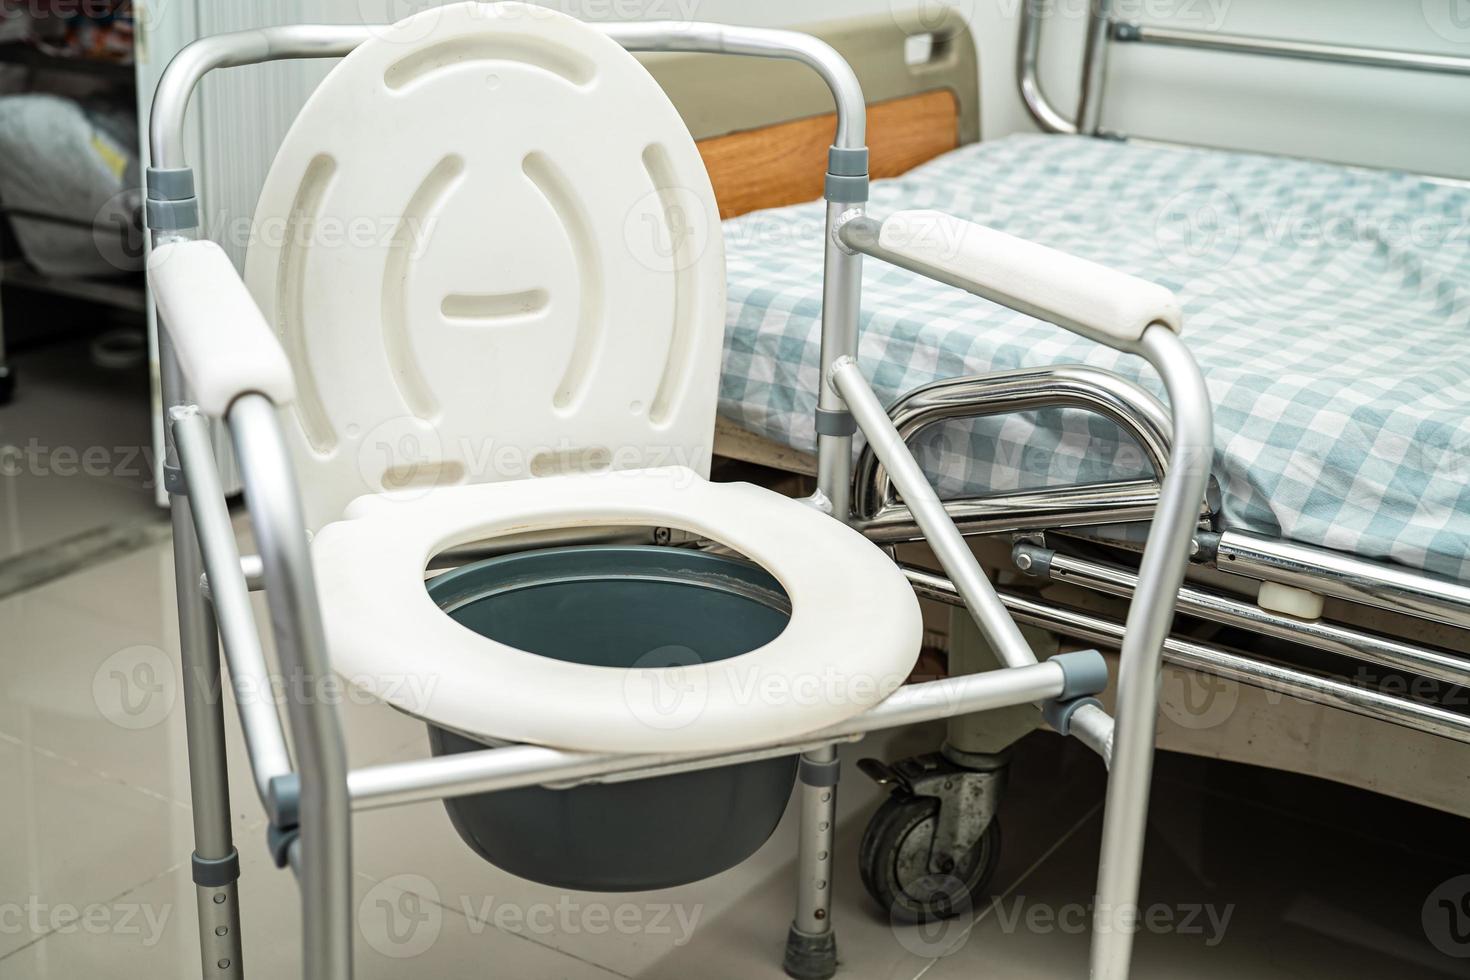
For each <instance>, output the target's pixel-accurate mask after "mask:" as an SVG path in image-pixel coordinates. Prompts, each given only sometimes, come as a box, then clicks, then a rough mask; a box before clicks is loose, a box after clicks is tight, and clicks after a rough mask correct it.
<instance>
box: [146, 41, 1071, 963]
mask: <svg viewBox="0 0 1470 980" xmlns="http://www.w3.org/2000/svg"><path fill="white" fill-rule="evenodd" d="M608 33H609V34H610V35H611V36H612V37H614V39H616V40H618V41H620V42H621V43H623V44H624V45H625V46H626V47H628V48H630V49H635V50H653V51H658V50H683V51H710V52H716V53H731V54H742V55H754V56H764V57H780V58H788V59H793V60H796V61H799V62H801V63H804V64H806V65H808V66H809V67H812V68H814V69H815V70H817V71H818V73H819V74H821V76H822V77H823V79H824V80H825V81H826V82H827V84H828V85H829V87H830V88H831V90H832V94H833V97H834V101H835V102H836V104H837V114H838V124H837V130H836V136H835V139H834V151H835V150H847V151H861V153H862V154H864V155H865V153H866V151H865V149H864V121H865V118H866V117H865V113H866V106H865V103H864V101H863V97H862V91H861V88H860V86H859V85H858V82H857V79H856V76H855V75H853V74H852V71H851V68H850V67H849V66H848V65H847V64H846V62H845V61H843V60H842V58H841V57H840V56H839V55H837V53H836V52H835V51H833V50H832V49H831V48H830V47H828V46H827V45H826V44H825V43H823V42H821V41H818V40H816V39H814V38H811V37H809V36H806V35H801V34H794V33H788V32H783V31H765V30H753V29H745V28H728V27H724V26H721V25H701V24H683V23H681V24H640V25H615V26H613V27H611V28H609V29H608ZM370 34H371V29H369V28H350V27H349V28H344V27H305V26H302V27H281V28H266V29H262V30H256V31H247V32H241V33H238V34H230V35H220V36H216V37H212V38H207V39H203V40H201V41H198V42H195V43H194V44H192V45H190V46H189V47H187V48H185V49H184V51H182V52H181V53H180V54H179V55H178V56H177V57H176V59H175V60H174V62H173V63H172V64H171V65H170V66H169V68H168V69H167V70H166V71H165V73H164V76H163V78H162V79H161V81H160V84H159V87H158V90H157V93H156V95H155V100H154V107H153V115H152V118H151V120H150V141H151V146H150V149H151V151H152V160H153V162H154V167H155V169H187V163H186V161H185V159H184V156H183V141H182V133H183V120H184V114H185V111H186V109H187V107H188V104H189V101H190V99H191V97H192V95H193V93H194V91H195V90H196V88H197V86H198V83H199V82H200V80H201V79H202V78H203V77H204V76H205V75H206V74H208V73H209V72H210V71H213V70H215V69H217V68H224V67H232V66H239V65H248V64H256V63H260V62H263V61H270V60H276V59H283V58H327V57H337V56H342V55H345V54H347V53H348V52H350V51H351V50H352V49H353V48H355V47H356V46H357V45H358V44H359V43H361V42H362V41H363V40H365V39H367V38H368V37H369V36H370ZM834 159H837V156H836V154H835V153H834ZM842 159H844V160H846V161H847V165H848V166H850V165H851V161H852V159H853V157H852V155H851V154H849V155H848V156H846V157H843V158H842ZM843 176H855V175H854V174H852V173H851V171H844V173H843ZM862 179H863V180H864V182H865V180H866V177H865V174H864V175H863V178H862ZM861 210H862V202H861V201H859V200H845V201H841V202H839V201H833V202H832V203H831V204H830V205H829V209H828V218H829V224H830V225H831V230H832V231H833V232H834V233H835V230H836V227H837V226H838V224H839V223H840V221H841V220H843V219H844V218H846V217H851V216H852V215H853V214H854V213H858V214H860V213H861ZM197 233H198V229H197V228H193V229H174V230H172V231H169V232H167V233H159V234H157V235H156V236H155V244H161V243H163V242H166V241H177V240H188V239H190V238H192V237H194V236H195V235H197ZM860 261H861V260H860V257H859V256H857V255H856V254H855V253H853V252H851V251H849V250H846V249H844V248H841V247H840V246H839V245H838V244H837V242H836V237H835V234H831V235H829V236H828V242H827V251H826V263H827V288H826V293H825V300H826V302H825V306H824V311H823V344H822V360H823V364H824V365H830V364H835V363H838V362H841V361H843V360H844V358H846V357H848V356H849V355H850V354H852V353H853V352H854V350H855V347H856V336H857V313H858V303H859V289H860V269H861V265H860ZM161 357H162V362H163V371H164V375H165V378H166V379H168V383H166V385H165V388H166V392H167V395H166V407H167V409H168V411H169V418H170V420H171V423H172V425H171V439H170V441H171V443H172V439H173V438H174V437H175V436H177V437H178V438H179V440H180V446H181V448H182V452H183V455H184V456H185V457H186V459H185V461H184V463H183V466H184V469H185V470H186V471H187V473H188V492H189V493H192V494H194V495H196V496H197V497H198V498H199V500H200V502H201V504H203V506H202V508H201V510H200V512H199V514H198V515H197V516H196V517H195V518H194V519H193V520H191V510H190V507H189V503H188V501H187V499H186V498H185V496H184V495H183V492H182V486H180V488H179V492H178V495H176V496H175V497H174V504H175V508H174V521H175V548H176V552H177V557H178V561H177V568H178V579H179V592H180V609H181V612H180V616H181V624H182V625H183V627H184V630H183V631H184V634H185V648H186V651H187V652H186V664H190V665H192V666H193V667H194V668H195V669H196V672H197V673H198V674H199V675H200V677H201V680H202V682H203V685H202V686H203V687H206V688H207V687H209V686H210V676H211V675H210V669H209V665H210V663H211V662H212V664H213V675H212V676H213V678H214V685H213V686H215V687H217V686H218V665H219V657H218V651H217V649H216V648H215V646H214V639H215V634H214V619H213V616H214V614H215V612H216V611H218V612H219V613H220V614H221V615H222V616H223V622H222V625H223V626H224V629H225V640H226V643H227V644H228V645H229V648H230V650H229V657H230V663H231V667H232V676H233V677H234V680H235V683H236V685H237V687H239V686H242V685H244V684H246V683H259V682H261V681H264V680H266V679H267V678H268V676H269V675H268V668H266V666H265V664H264V659H263V655H262V654H261V653H260V643H259V637H258V634H256V633H255V632H254V624H253V622H247V618H248V617H247V612H248V602H247V601H246V600H247V596H246V592H247V590H248V589H250V588H251V587H252V585H255V584H263V585H264V586H265V591H266V593H267V598H268V600H269V604H270V613H271V615H270V619H271V622H272V627H273V630H274V635H275V639H276V647H277V649H278V652H279V657H280V661H281V667H282V669H283V672H284V673H285V674H286V678H287V681H288V684H289V685H290V688H291V695H290V696H289V697H288V699H287V711H288V716H289V720H290V728H291V735H292V741H293V743H294V745H295V747H296V750H297V762H298V764H299V772H298V773H296V774H294V775H295V777H296V779H297V781H298V783H297V784H298V785H299V792H300V805H299V828H297V829H298V835H297V836H296V837H295V839H294V840H291V841H290V842H289V843H288V844H287V845H286V846H285V849H284V853H285V854H286V855H287V857H288V860H289V863H290V865H291V866H292V868H293V869H295V870H296V871H297V875H298V878H299V879H300V882H301V887H302V892H303V904H304V906H305V915H304V930H303V932H304V936H303V958H304V964H305V975H307V976H310V977H312V978H314V980H317V978H321V980H346V978H349V977H350V976H351V975H352V943H351V906H350V902H351V820H350V816H351V809H352V806H353V805H354V803H356V804H358V805H389V804H390V803H396V802H406V801H408V800H410V799H426V798H442V797H444V796H446V795H452V794H455V793H457V792H482V791H488V790H490V789H495V788H508V787H510V786H513V785H533V784H545V783H547V782H548V781H549V780H550V779H551V778H554V777H556V776H558V775H559V776H561V777H562V778H563V779H565V778H568V777H574V776H580V777H582V778H590V777H595V776H598V775H607V774H610V773H620V772H621V773H625V774H630V775H632V776H637V775H638V774H639V770H640V769H641V770H643V771H645V772H647V773H648V774H650V775H651V774H654V773H656V772H658V771H660V770H664V771H666V770H667V768H668V767H669V766H671V765H678V766H683V767H686V768H690V767H697V766H701V765H706V764H707V765H717V764H721V763H723V762H726V761H728V760H729V758H730V756H729V754H727V755H726V756H723V757H717V758H711V759H708V760H690V759H687V758H681V757H677V756H674V757H670V758H668V759H662V760H659V759H648V758H641V757H629V756H623V757H591V758H589V757H587V756H586V755H585V754H578V753H564V752H557V751H555V750H550V749H541V748H537V747H532V746H515V747H510V748H502V749H492V750H487V751H485V752H481V753H469V754H466V755H462V756H459V757H456V758H454V759H430V760H421V761H419V762H415V763H410V764H405V765H402V766H396V767H380V768H379V769H377V770H364V771H360V772H358V773H356V774H353V773H349V771H348V769H347V765H346V752H345V746H344V744H343V735H342V731H341V726H340V722H339V720H338V718H337V716H336V712H335V709H334V707H333V705H332V703H331V702H330V699H329V698H327V697H326V696H325V694H326V688H327V685H328V683H329V682H330V680H331V676H332V675H331V672H330V665H329V662H328V658H327V651H326V645H325V639H324V636H323V630H322V624H321V621H320V609H319V606H318V604H317V601H316V593H315V584H314V581H313V575H312V566H311V562H310V556H309V550H308V544H307V538H306V533H305V525H304V521H303V517H302V512H301V508H300V502H299V500H298V497H297V491H296V485H295V480H294V474H293V473H292V468H291V462H290V456H289V453H288V451H287V449H286V445H285V441H284V438H283V435H282V432H281V430H280V425H279V419H278V417H277V411H276V407H275V406H274V405H273V404H272V403H271V402H270V401H269V400H268V399H266V398H265V397H264V396H260V395H248V394H247V395H244V396H241V397H240V398H238V399H237V400H236V401H235V402H234V404H233V405H232V406H231V407H230V409H229V412H228V416H227V421H228V424H229V431H230V434H231V436H232V438H233V440H234V444H235V450H236V454H237V457H238V458H239V460H240V463H241V470H242V474H243V482H244V487H245V496H246V500H247V504H248V507H249V511H250V515H251V519H252V523H253V525H254V528H255V532H256V535H257V538H258V539H259V542H260V552H261V553H260V556H259V559H258V560H256V559H255V558H254V556H251V557H250V558H248V559H246V560H243V561H242V559H241V558H240V556H239V554H238V551H237V549H236V548H235V546H234V541H233V536H232V529H231V528H230V526H229V522H228V514H227V512H226V511H225V510H224V508H223V503H222V498H221V496H220V493H219V480H218V475H217V473H215V472H214V471H213V467H214V460H213V456H212V453H211V452H210V447H209V442H208V438H207V433H206V432H205V430H204V428H203V426H204V424H205V423H204V420H203V419H202V418H201V417H200V416H199V415H198V412H197V410H195V409H193V408H192V406H191V405H190V403H189V400H188V398H187V392H186V390H185V387H184V384H183V379H182V377H181V374H180V371H179V366H178V361H177V358H176V357H175V356H174V354H173V351H172V348H171V345H169V344H168V343H167V341H166V340H165V343H164V344H163V345H162V351H161ZM820 400H821V406H822V408H823V409H824V410H825V411H827V412H829V413H832V414H833V415H841V414H843V413H844V412H845V411H846V405H845V403H844V401H843V399H842V398H841V397H840V395H839V394H838V393H837V392H836V391H835V389H832V388H830V387H829V386H827V385H823V386H822V393H821V399H820ZM885 421H886V420H885ZM175 458H176V457H175V456H174V455H173V454H172V452H171V454H170V465H171V466H173V465H174V463H173V460H174V459H175ZM819 458H820V463H819V471H820V479H819V492H820V494H821V495H822V496H824V497H825V498H826V501H825V502H824V508H823V509H830V510H831V511H832V512H833V513H835V514H836V515H837V516H839V517H841V518H844V519H845V518H846V517H848V516H849V515H850V513H851V508H850V500H849V491H850V488H851V485H852V479H851V436H850V435H835V436H824V438H823V441H822V445H821V447H820V449H819ZM890 465H892V461H891V460H890ZM182 482H183V481H182V479H180V480H179V483H180V484H182ZM206 501H207V502H206ZM949 528H950V531H951V532H952V533H953V534H954V535H955V537H956V538H957V536H958V532H957V531H954V529H953V525H952V524H951V525H949ZM198 541H203V542H204V545H205V547H206V548H207V549H208V550H209V553H210V554H209V562H208V571H209V574H208V576H205V575H203V574H202V570H201V569H200V568H199V558H198V552H197V550H196V549H197V542H198ZM247 578H248V579H251V580H255V581H249V580H247ZM206 584H207V585H208V587H209V601H208V602H206V599H205V595H204V588H205V585H206ZM992 597H993V593H992ZM1005 625H1006V626H1008V627H1009V629H1010V631H1012V632H1014V631H1015V626H1014V624H1013V623H1011V622H1010V621H1009V619H1008V618H1006V620H1005ZM1017 635H1018V634H1017ZM262 686H263V685H262ZM1064 690H1066V678H1065V673H1064V671H1063V670H1062V668H1061V667H1060V666H1059V665H1057V664H1051V663H1048V664H1037V663H1035V661H1034V658H1029V661H1028V662H1025V663H1022V664H1020V665H1019V666H1018V668H1017V669H1015V670H1008V671H1004V672H996V673H991V674H985V675H976V676H972V677H967V678H954V679H948V680H945V681H936V682H932V683H930V684H925V685H918V686H916V687H913V688H910V689H908V690H906V691H903V692H900V694H898V695H895V696H894V697H892V698H890V699H888V700H887V701H885V702H884V704H883V705H881V706H880V707H879V708H878V709H874V710H872V711H870V712H868V713H866V714H865V715H863V716H862V717H860V718H859V719H855V720H854V721H853V722H852V723H851V724H849V725H847V726H843V727H842V728H841V730H834V731H832V732H830V733H829V734H828V735H827V736H824V737H823V739H822V740H821V741H819V742H816V743H811V742H810V740H807V743H806V744H805V745H804V747H803V748H804V753H805V757H806V759H807V760H808V761H809V762H810V763H812V764H816V765H823V764H829V763H831V761H832V760H833V759H835V750H834V745H835V744H836V743H838V742H840V741H847V740H851V739H852V738H853V737H857V736H859V735H860V734H861V733H862V732H865V731H869V730H873V729H876V728H880V727H890V726H893V725H900V724H907V723H910V722H913V721H918V720H923V719H926V718H939V717H948V716H950V715H952V714H955V713H958V712H972V711H977V710H985V709H988V708H994V707H1002V706H1008V705H1013V704H1021V703H1026V702H1034V701H1036V700H1038V699H1046V698H1055V697H1059V696H1061V694H1062V693H1063V691H1064ZM191 704H192V702H191ZM208 707H210V708H211V710H209V711H207V712H205V713H203V714H201V715H200V719H199V721H198V722H197V723H195V722H193V721H191V724H190V748H191V753H195V754H196V755H197V758H192V759H191V763H192V764H191V779H192V781H193V783H194V787H195V795H196V808H195V814H196V825H197V826H196V839H197V841H198V845H199V847H200V849H201V850H210V851H216V850H220V849H222V848H229V852H230V853H231V854H233V848H232V846H231V845H230V842H229V823H228V797H227V789H226V783H225V774H226V771H227V760H226V758H225V755H224V751H223V734H222V733H223V719H222V714H221V712H220V710H219V707H220V706H219V702H218V699H217V698H216V699H215V700H214V702H213V703H212V705H208ZM245 707H246V708H247V709H248V710H242V712H241V717H242V722H243V724H244V726H245V728H246V731H247V746H248V748H249V754H250V759H251V763H252V767H253V768H256V773H255V775H256V779H257V788H258V789H259V790H261V792H262V796H263V798H265V800H266V802H267V806H268V808H273V807H274V804H275V803H276V799H275V790H276V786H277V780H280V779H286V778H290V777H291V776H292V775H293V774H292V773H291V771H290V766H291V759H290V755H289V753H288V751H287V749H286V746H285V740H284V737H283V736H282V733H281V726H280V718H279V714H278V712H277V711H276V708H275V704H274V700H273V699H270V698H258V697H257V699H256V700H254V701H247V702H246V703H245ZM192 717H193V715H192V714H191V718H192ZM766 748H767V749H769V748H770V747H766ZM759 750H760V747H756V748H754V749H752V750H750V751H759ZM740 754H741V753H736V755H737V756H738V755H740ZM746 754H748V753H746ZM517 767H519V769H517ZM808 796H809V798H808V799H807V801H806V803H805V805H804V806H803V831H802V833H803V846H802V856H801V858H800V864H801V875H802V881H803V883H804V884H803V885H802V886H801V888H800V889H799V899H798V906H797V914H796V918H795V920H794V926H796V927H797V928H798V929H800V930H801V931H803V932H804V933H806V934H808V935H820V934H824V933H830V929H831V925H830V919H829V917H828V916H827V915H826V911H827V903H828V902H829V900H830V899H829V895H828V893H827V889H826V887H825V886H826V883H827V882H829V881H830V880H831V860H832V856H831V850H832V848H831V846H830V845H831V831H832V827H833V825H834V824H835V807H834V796H835V790H832V789H828V790H827V791H825V792H818V793H815V794H808ZM274 817H275V814H274V813H273V819H274ZM231 888H233V883H232V884H231ZM205 901H206V897H205V896H204V895H203V893H201V930H202V934H201V942H202V944H203V949H204V955H205V956H206V957H208V956H209V955H210V954H211V944H210V940H209V937H208V934H207V933H205V932H203V929H204V927H205V925H206V917H205V915H204V914H203V911H204V904H205ZM210 901H215V900H214V899H210ZM229 904H230V907H231V908H233V907H234V902H233V899H231V901H230V903H229ZM213 921H217V919H211V920H209V922H208V924H212V923H213ZM227 932H228V934H229V936H230V938H231V941H232V942H233V956H232V962H231V961H226V960H225V959H223V958H222V959H220V960H219V961H218V962H217V963H215V964H214V966H216V967H218V968H219V969H224V968H226V967H229V968H231V969H232V971H233V973H234V975H237V976H238V975H240V972H241V964H240V962H239V955H238V950H239V936H238V933H239V930H238V927H237V926H236V925H234V924H232V925H231V927H230V928H229V929H228V930H227ZM206 965H207V966H208V960H206Z"/></svg>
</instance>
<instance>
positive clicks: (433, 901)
mask: <svg viewBox="0 0 1470 980" xmlns="http://www.w3.org/2000/svg"><path fill="white" fill-rule="evenodd" d="M356 873H357V874H358V875H360V876H362V877H363V878H366V879H367V880H368V881H371V882H373V883H374V884H382V883H384V882H385V881H387V879H386V878H374V877H373V876H372V875H370V874H368V873H367V872H366V871H357V872H356ZM403 890H404V891H411V889H403ZM413 894H415V895H418V897H419V898H421V899H423V900H424V901H426V902H429V903H431V904H433V905H437V906H439V907H440V908H441V909H444V911H446V912H452V913H453V914H455V915H457V916H459V917H460V918H462V919H464V920H465V921H466V922H469V921H471V920H473V921H474V922H477V923H479V924H480V925H481V926H483V927H484V928H486V929H494V930H495V931H496V932H498V933H500V934H501V935H502V936H509V937H511V938H514V939H521V940H524V941H526V942H528V943H531V944H533V945H536V946H539V947H541V948H542V949H545V950H549V951H551V952H553V953H556V954H558V955H560V956H565V957H567V958H568V959H572V960H576V961H577V962H578V963H582V964H584V965H586V966H590V967H593V968H594V969H597V970H601V971H603V972H604V973H609V974H611V975H613V976H616V977H623V978H624V980H632V978H631V977H630V976H629V975H628V974H626V973H623V972H621V971H618V970H614V969H613V968H612V967H610V966H605V965H603V964H602V963H598V962H596V961H595V960H589V959H587V958H586V957H583V956H578V955H577V954H576V953H573V952H571V951H569V950H565V949H561V948H559V947H556V946H552V945H551V944H549V943H544V942H541V941H540V940H538V939H536V938H535V937H533V936H528V935H526V934H524V933H520V932H510V931H509V930H506V929H502V928H500V927H499V926H497V925H496V924H495V923H493V922H486V921H485V920H484V919H482V918H480V917H479V916H477V915H476V916H472V915H470V914H469V913H467V912H465V911H464V910H463V909H457V908H455V907H454V906H453V905H447V904H445V903H444V902H443V901H441V900H439V899H433V898H430V897H429V896H427V895H423V894H420V893H419V892H413Z"/></svg>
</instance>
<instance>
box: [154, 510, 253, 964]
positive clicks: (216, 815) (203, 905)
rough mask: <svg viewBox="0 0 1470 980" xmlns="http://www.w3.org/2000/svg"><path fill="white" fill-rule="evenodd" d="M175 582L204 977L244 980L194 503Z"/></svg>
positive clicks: (177, 534)
mask: <svg viewBox="0 0 1470 980" xmlns="http://www.w3.org/2000/svg"><path fill="white" fill-rule="evenodd" d="M171 505H172V510H173V513H172V518H173V530H174V564H175V580H176V582H177V584H178V590H179V648H180V651H181V654H182V661H183V687H184V691H183V694H184V714H185V728H186V730H187V731H188V749H189V793H190V799H191V802H192V804H193V811H194V854H193V860H192V862H191V863H192V865H193V876H194V887H195V891H196V893H197V897H198V902H199V951H200V962H201V968H202V971H203V972H202V975H203V976H205V977H208V978H210V980H239V978H240V977H243V976H244V967H243V964H242V963H241V955H240V948H241V947H240V905H239V896H238V893H237V882H238V880H239V877H240V857H239V854H238V853H237V852H236V850H235V843H234V833H233V830H232V829H231V826H230V786H229V768H228V761H227V759H226V756H225V717H224V700H223V697H224V691H223V689H222V686H221V680H222V678H221V671H220V655H219V635H218V633H217V632H216V627H215V623H214V615H213V613H212V611H211V610H210V608H209V606H208V605H207V604H206V603H205V602H204V599H203V596H202V595H201V594H200V588H199V576H200V560H199V552H198V546H197V544H196V543H195V537H194V528H193V525H192V524H191V523H190V514H189V503H188V498H187V497H185V496H183V495H181V494H174V495H173V496H172V498H171Z"/></svg>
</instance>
